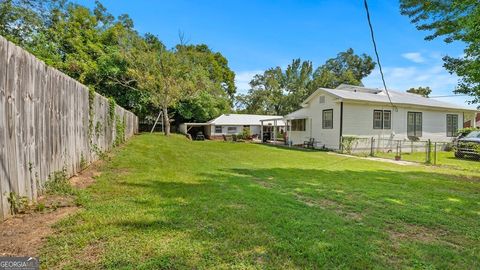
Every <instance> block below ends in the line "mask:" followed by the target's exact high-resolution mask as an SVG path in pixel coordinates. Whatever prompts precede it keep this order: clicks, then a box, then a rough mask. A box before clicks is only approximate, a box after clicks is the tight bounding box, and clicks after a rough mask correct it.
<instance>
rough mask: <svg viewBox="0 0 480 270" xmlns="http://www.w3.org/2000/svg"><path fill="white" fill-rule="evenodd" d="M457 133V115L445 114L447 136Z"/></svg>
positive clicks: (453, 135)
mask: <svg viewBox="0 0 480 270" xmlns="http://www.w3.org/2000/svg"><path fill="white" fill-rule="evenodd" d="M457 133H458V115H457V114H447V137H455V136H457Z"/></svg>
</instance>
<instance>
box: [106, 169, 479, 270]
mask: <svg viewBox="0 0 480 270" xmlns="http://www.w3.org/2000/svg"><path fill="white" fill-rule="evenodd" d="M197 177H198V179H203V180H199V182H197V183H182V182H164V181H162V180H161V179H145V180H142V182H139V183H138V182H135V183H133V182H128V181H127V182H121V183H119V185H125V186H127V187H130V188H133V189H138V191H139V192H141V193H142V195H143V197H144V200H143V201H142V200H140V201H138V202H135V201H133V203H137V204H138V207H135V208H133V209H135V211H138V214H139V217H138V218H133V219H130V220H121V221H114V222H112V223H111V225H114V226H117V227H120V228H122V229H124V230H125V231H126V232H128V231H132V230H133V231H137V232H140V233H141V232H162V233H172V232H182V233H185V234H186V235H187V238H188V242H189V243H180V245H184V246H185V245H190V244H191V245H192V246H194V245H193V243H196V244H199V245H202V246H204V247H209V250H208V252H209V254H210V255H209V256H212V257H213V258H216V260H218V261H216V263H220V262H222V263H226V264H227V265H229V264H230V265H234V264H235V263H237V262H239V261H242V262H243V263H245V265H263V266H269V267H281V266H287V267H300V268H305V267H306V268H310V267H320V268H321V267H326V268H330V267H336V266H338V265H343V266H345V267H347V268H348V267H355V268H358V267H359V268H370V267H371V266H372V265H377V266H380V267H400V266H412V264H411V263H412V261H413V259H414V258H416V259H421V260H425V261H426V262H427V263H429V264H431V265H434V266H437V267H440V268H442V267H446V268H448V266H452V264H451V263H453V265H454V264H455V263H460V264H462V263H468V258H467V259H466V261H462V260H463V259H460V258H462V256H461V253H462V252H463V251H461V250H464V249H461V250H456V249H454V248H452V247H445V246H439V247H436V248H440V249H442V252H443V253H448V254H450V255H452V257H453V259H452V260H451V261H450V262H445V261H442V260H438V261H437V260H436V259H435V258H437V257H436V256H434V255H435V254H434V253H432V252H434V250H435V249H432V248H431V245H428V244H423V245H422V244H420V243H417V244H410V246H409V248H408V249H405V250H402V252H400V253H401V254H402V255H398V254H399V253H398V249H399V247H393V246H392V243H391V239H389V238H388V232H386V231H385V230H386V229H385V224H388V225H389V226H392V224H397V225H399V226H401V225H402V224H404V223H412V224H423V225H424V226H427V227H428V226H444V227H445V228H444V229H445V230H448V229H449V228H448V226H449V225H448V224H454V227H457V226H461V227H464V228H467V230H468V231H472V230H475V228H476V227H478V225H480V224H479V223H478V221H475V220H474V217H471V216H465V215H464V216H462V215H458V216H455V215H445V214H444V213H443V212H442V211H441V209H443V208H444V207H445V206H449V207H452V208H454V207H455V205H453V203H450V204H451V205H448V202H447V199H448V198H450V197H456V198H461V200H463V197H471V195H472V194H470V193H471V192H472V191H471V190H472V189H471V186H470V185H471V183H465V184H462V183H458V182H453V181H451V180H452V179H453V178H452V177H453V176H451V175H448V174H440V173H430V172H422V171H414V172H396V171H386V170H377V171H353V170H341V171H333V170H332V171H330V170H324V169H298V168H268V169H245V168H233V169H224V170H219V171H212V172H203V173H202V172H200V173H198V174H197ZM135 181H139V180H135ZM452 205H453V206H452ZM468 206H470V204H464V205H463V206H462V207H463V208H467V207H468ZM435 209H438V210H435ZM352 213H353V214H358V215H356V216H355V217H357V218H353V217H354V216H353V215H352ZM129 214H132V213H129ZM142 215H144V216H142ZM173 235H175V233H173ZM152 236H154V235H152ZM477 236H478V235H477ZM183 241H185V240H183ZM411 241H412V243H415V241H416V240H415V239H412V240H411ZM172 248H175V247H172ZM419 250H420V251H419ZM465 250H467V249H465ZM190 252H192V254H190V255H193V253H195V252H199V251H195V250H190ZM182 254H183V255H178V254H177V255H176V256H177V257H176V259H178V256H186V257H185V258H184V260H182V262H184V263H185V262H187V265H188V256H189V253H188V252H187V253H185V251H184V253H182ZM379 254H382V255H379ZM418 254H421V255H418ZM418 256H421V258H418ZM388 257H396V260H393V262H394V264H392V261H391V260H389V259H387V258H388ZM456 258H458V261H457V259H456ZM470 258H471V257H470ZM164 259H165V258H164V257H163V259H162V260H164ZM167 259H168V258H167ZM147 260H153V261H154V260H155V258H150V259H147ZM189 266H194V265H193V264H192V265H189ZM207 266H212V265H207Z"/></svg>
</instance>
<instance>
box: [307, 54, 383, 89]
mask: <svg viewBox="0 0 480 270" xmlns="http://www.w3.org/2000/svg"><path fill="white" fill-rule="evenodd" d="M375 65H376V63H375V62H374V61H373V59H372V57H370V56H368V55H366V54H362V55H356V54H355V52H354V50H353V49H351V48H350V49H348V50H346V51H345V52H340V53H339V54H338V55H337V57H335V58H331V59H328V60H327V61H326V62H325V64H323V65H322V66H320V67H318V68H317V69H316V70H315V73H314V74H313V82H312V84H311V88H313V90H316V89H318V88H319V87H325V88H336V87H337V86H339V85H340V84H342V83H346V84H351V85H361V84H362V79H363V78H365V77H367V76H368V75H370V73H372V71H373V69H374V68H375Z"/></svg>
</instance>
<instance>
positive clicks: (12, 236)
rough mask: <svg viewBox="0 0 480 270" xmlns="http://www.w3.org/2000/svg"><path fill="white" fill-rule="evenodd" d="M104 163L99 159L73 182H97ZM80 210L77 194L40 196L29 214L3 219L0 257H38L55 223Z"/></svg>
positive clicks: (78, 184) (82, 185)
mask: <svg viewBox="0 0 480 270" xmlns="http://www.w3.org/2000/svg"><path fill="white" fill-rule="evenodd" d="M101 163H102V161H97V162H95V163H93V164H92V165H90V166H89V167H88V168H87V169H86V170H84V171H83V172H81V173H80V174H79V175H77V176H74V177H72V178H71V179H70V184H71V185H72V186H74V187H76V188H79V189H83V188H86V187H88V186H90V185H91V184H93V183H94V182H95V177H97V176H98V175H99V173H98V168H99V166H100V165H101ZM78 209H79V207H78V206H77V205H76V204H75V197H74V196H70V195H45V196H40V197H39V198H38V199H37V203H36V205H35V206H32V207H31V209H29V210H27V211H26V213H24V214H18V215H15V216H13V217H10V218H8V219H7V220H5V221H3V222H0V239H1V241H0V256H37V255H38V251H39V249H40V247H41V246H42V245H43V243H44V240H45V238H46V237H47V236H49V235H51V234H52V233H53V229H52V225H53V224H55V223H57V222H58V221H59V220H61V219H63V218H65V217H67V216H69V215H71V214H73V213H74V212H76V211H77V210H78Z"/></svg>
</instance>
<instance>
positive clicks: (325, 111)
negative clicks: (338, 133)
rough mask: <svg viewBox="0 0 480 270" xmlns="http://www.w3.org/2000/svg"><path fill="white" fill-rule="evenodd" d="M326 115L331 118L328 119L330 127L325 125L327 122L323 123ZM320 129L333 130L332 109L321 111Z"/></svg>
mask: <svg viewBox="0 0 480 270" xmlns="http://www.w3.org/2000/svg"><path fill="white" fill-rule="evenodd" d="M326 113H330V115H331V118H330V119H328V120H329V122H330V124H331V125H330V126H327V125H326V123H327V121H325V115H326ZM322 129H333V109H327V110H323V111H322Z"/></svg>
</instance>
